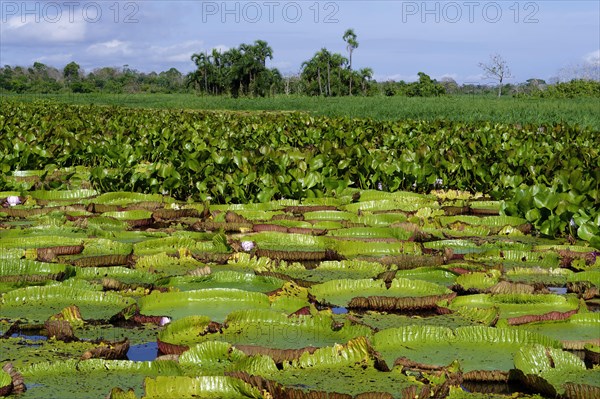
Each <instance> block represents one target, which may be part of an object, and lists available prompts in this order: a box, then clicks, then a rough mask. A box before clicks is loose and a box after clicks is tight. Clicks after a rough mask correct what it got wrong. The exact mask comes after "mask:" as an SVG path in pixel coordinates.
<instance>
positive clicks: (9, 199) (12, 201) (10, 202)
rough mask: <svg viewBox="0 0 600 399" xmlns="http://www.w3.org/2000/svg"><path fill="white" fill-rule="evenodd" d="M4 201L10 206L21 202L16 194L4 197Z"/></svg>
mask: <svg viewBox="0 0 600 399" xmlns="http://www.w3.org/2000/svg"><path fill="white" fill-rule="evenodd" d="M6 203H7V204H8V205H10V206H15V205H19V204H20V203H21V198H19V197H17V196H16V195H11V196H10V197H7V198H6Z"/></svg>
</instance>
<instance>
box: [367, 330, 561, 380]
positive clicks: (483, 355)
mask: <svg viewBox="0 0 600 399" xmlns="http://www.w3.org/2000/svg"><path fill="white" fill-rule="evenodd" d="M536 342H537V343H541V344H544V345H546V346H550V347H554V348H560V347H561V344H560V342H558V341H555V340H553V339H551V338H548V337H545V336H543V335H540V334H536V333H531V332H528V331H522V330H515V329H501V328H493V327H482V326H470V327H459V328H457V329H455V330H454V331H453V330H451V329H449V328H445V327H436V326H406V327H400V328H391V329H386V330H382V331H380V332H378V333H376V334H375V335H374V336H373V346H374V348H375V349H376V350H377V351H378V352H380V353H381V354H382V356H383V357H384V359H385V361H386V362H387V363H388V365H392V364H394V362H395V361H396V359H399V358H407V359H408V360H411V361H413V362H418V363H421V364H427V365H432V366H445V365H448V364H450V363H452V362H453V361H454V360H458V361H459V363H460V365H461V368H462V370H463V371H464V372H469V371H502V372H508V371H509V370H510V369H511V368H512V367H513V355H514V353H516V351H517V350H518V349H519V348H520V347H521V346H522V345H523V344H530V343H536Z"/></svg>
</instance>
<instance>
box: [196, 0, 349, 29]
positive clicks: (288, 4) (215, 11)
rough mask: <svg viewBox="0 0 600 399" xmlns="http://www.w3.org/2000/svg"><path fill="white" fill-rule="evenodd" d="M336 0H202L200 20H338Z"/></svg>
mask: <svg viewBox="0 0 600 399" xmlns="http://www.w3.org/2000/svg"><path fill="white" fill-rule="evenodd" d="M339 13H340V2H334V1H325V2H319V1H315V2H306V1H283V2H282V1H262V2H256V1H203V2H202V7H201V14H202V15H201V18H200V20H201V21H202V23H208V22H220V23H250V24H256V23H259V22H263V23H265V22H266V23H277V22H286V23H291V24H297V23H300V22H312V23H315V24H319V23H323V24H337V23H339V22H340V21H339V19H338V17H339Z"/></svg>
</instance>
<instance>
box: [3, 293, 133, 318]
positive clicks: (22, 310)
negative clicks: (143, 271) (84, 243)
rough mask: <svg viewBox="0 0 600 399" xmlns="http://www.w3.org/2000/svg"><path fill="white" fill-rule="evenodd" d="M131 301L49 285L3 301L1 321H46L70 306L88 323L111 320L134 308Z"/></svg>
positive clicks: (110, 295)
mask: <svg viewBox="0 0 600 399" xmlns="http://www.w3.org/2000/svg"><path fill="white" fill-rule="evenodd" d="M134 302H135V301H134V300H133V299H131V298H125V297H122V296H120V295H118V294H116V293H114V292H98V291H93V290H90V289H89V288H87V289H85V288H77V287H69V286H66V285H48V286H43V287H27V288H19V289H16V290H13V291H10V292H7V293H4V294H2V296H1V297H0V304H1V305H2V308H1V310H0V318H2V317H6V318H9V319H13V320H16V319H27V320H29V321H38V322H41V321H44V320H46V319H47V318H48V317H50V316H52V315H53V314H56V313H58V312H60V311H61V310H62V309H64V308H65V307H67V306H70V305H77V306H78V307H79V309H80V311H81V314H82V316H83V317H84V318H85V319H100V320H103V319H108V318H109V317H111V316H113V315H115V314H117V313H118V312H119V311H120V310H122V309H123V308H125V307H127V306H129V305H131V304H133V303H134Z"/></svg>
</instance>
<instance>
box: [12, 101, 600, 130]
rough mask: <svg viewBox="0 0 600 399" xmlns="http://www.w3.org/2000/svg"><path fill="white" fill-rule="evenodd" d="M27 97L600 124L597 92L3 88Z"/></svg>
mask: <svg viewBox="0 0 600 399" xmlns="http://www.w3.org/2000/svg"><path fill="white" fill-rule="evenodd" d="M2 98H12V99H15V98H19V99H22V100H24V101H33V100H37V99H46V100H54V101H59V102H64V103H70V104H97V105H115V106H128V107H141V108H181V109H212V110H248V111H253V110H263V111H264V110H268V111H304V112H309V113H312V114H315V115H326V116H347V117H351V118H373V119H376V120H398V119H422V120H434V119H446V120H454V121H489V122H504V123H515V124H516V123H520V124H527V123H531V124H542V123H568V124H571V125H574V124H578V125H580V126H589V127H592V128H594V129H598V130H600V112H598V110H599V109H600V100H599V99H595V98H578V99H547V98H512V97H506V98H504V97H503V98H496V97H487V96H468V95H462V96H447V97H441V98H414V97H413V98H408V97H337V98H325V97H299V96H277V97H269V98H237V99H236V98H229V97H208V96H197V95H194V94H104V93H103V94H98V93H93V94H22V95H16V94H2V95H0V100H1V99H2Z"/></svg>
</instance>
